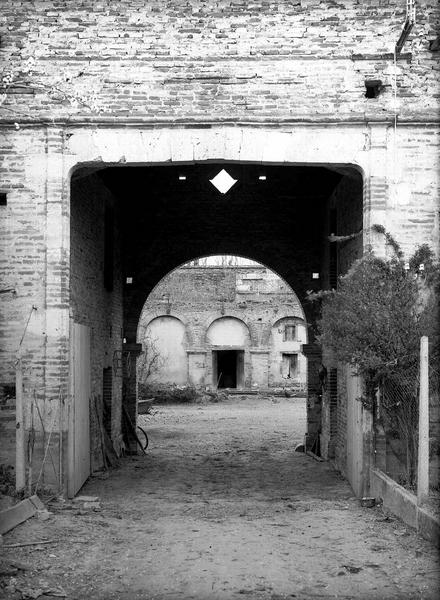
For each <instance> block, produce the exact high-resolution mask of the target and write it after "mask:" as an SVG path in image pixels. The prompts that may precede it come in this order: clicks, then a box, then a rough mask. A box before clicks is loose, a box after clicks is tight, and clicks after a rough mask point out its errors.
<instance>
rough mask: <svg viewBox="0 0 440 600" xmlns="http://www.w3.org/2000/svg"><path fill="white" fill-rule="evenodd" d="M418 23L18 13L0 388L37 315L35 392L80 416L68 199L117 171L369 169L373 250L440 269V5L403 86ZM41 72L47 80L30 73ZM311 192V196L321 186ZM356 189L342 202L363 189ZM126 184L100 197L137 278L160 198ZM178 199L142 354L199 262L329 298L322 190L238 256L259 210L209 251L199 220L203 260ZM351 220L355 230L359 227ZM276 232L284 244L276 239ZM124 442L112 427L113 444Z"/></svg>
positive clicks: (9, 117) (126, 268)
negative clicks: (419, 257)
mask: <svg viewBox="0 0 440 600" xmlns="http://www.w3.org/2000/svg"><path fill="white" fill-rule="evenodd" d="M404 18H405V2H401V1H400V0H399V1H396V0H394V1H391V0H389V1H388V0H380V1H379V0H371V1H368V2H366V1H363V2H361V1H357V0H347V2H334V1H331V0H328V1H324V2H323V1H318V0H316V1H315V0H301V1H300V0H297V1H292V2H288V3H269V2H264V1H259V0H257V1H256V2H253V3H251V4H250V3H247V2H244V1H238V0H237V1H230V0H228V1H226V0H218V1H215V0H210V1H206V2H202V1H198V2H192V3H187V4H182V3H177V2H167V3H164V2H162V1H159V0H156V1H152V2H148V3H145V2H140V1H138V0H125V1H123V2H118V3H114V2H110V1H109V0H103V1H101V2H99V3H96V2H91V1H88V0H87V1H86V0H82V1H79V2H72V1H71V0H57V1H55V2H50V3H48V2H45V1H43V0H36V1H35V2H32V3H28V2H16V1H15V0H4V1H3V2H2V3H1V6H0V23H1V24H2V42H1V47H0V59H1V60H2V63H3V64H5V65H7V67H6V70H7V71H10V72H11V73H12V83H11V85H10V86H9V87H8V89H7V90H6V92H7V93H6V97H5V98H4V99H3V102H2V104H1V106H0V128H1V129H0V192H3V193H5V194H6V195H7V205H6V206H4V205H2V206H0V232H1V240H0V278H1V282H2V283H1V289H2V291H3V290H4V291H5V293H2V294H1V298H0V301H1V304H2V306H1V317H0V318H1V321H0V336H1V337H0V352H1V355H0V358H1V367H0V384H2V385H9V384H12V383H13V381H14V361H15V355H16V352H17V349H18V347H19V343H20V340H21V338H22V334H23V332H24V328H25V324H26V322H27V319H28V317H29V314H30V312H31V310H32V306H34V305H35V306H36V307H37V309H36V310H35V311H33V313H32V316H31V319H30V321H29V325H28V328H27V332H26V336H25V338H24V340H23V343H22V348H21V350H22V354H23V362H24V365H25V374H24V376H25V385H26V386H28V387H33V388H38V390H39V393H41V396H42V398H45V400H46V404H47V414H48V415H50V414H51V412H53V410H54V402H53V400H54V399H55V398H58V397H59V394H60V393H61V394H62V395H63V396H64V397H67V396H68V380H69V378H68V374H69V316H70V314H69V313H70V310H71V308H72V293H73V290H74V283H73V279H72V272H71V256H72V254H75V253H77V249H75V247H74V246H73V245H72V239H73V240H75V233H74V234H73V238H72V239H71V233H70V232H71V212H72V206H71V204H72V203H73V202H74V201H75V196H76V195H78V194H80V192H79V191H78V189H77V188H76V187H75V183H74V181H73V182H71V179H72V175H74V174H75V173H76V175H77V176H81V177H83V178H85V179H84V182H83V183H84V184H86V183H87V186H89V185H92V183H93V181H92V180H93V177H94V173H95V172H98V171H99V172H100V171H101V170H102V169H104V168H110V167H111V168H113V167H115V166H116V165H119V168H121V169H122V170H123V169H126V168H127V167H128V166H129V165H150V166H152V165H165V164H168V165H180V164H194V163H195V164H202V163H208V161H209V162H210V163H213V162H214V161H217V163H222V162H226V163H227V162H228V161H229V162H230V163H237V164H238V163H240V164H241V163H243V164H245V163H246V164H251V163H252V164H254V165H263V166H264V165H286V168H290V167H292V165H301V166H302V167H304V168H312V167H313V168H315V167H316V166H322V165H324V166H327V167H328V169H329V170H330V171H331V172H332V173H337V174H338V175H339V176H340V177H342V178H343V179H344V178H348V179H350V178H351V177H352V171H350V170H351V169H356V170H357V171H358V172H359V173H360V174H361V176H362V183H363V185H362V211H363V214H362V225H363V230H364V233H363V237H362V246H363V247H364V248H365V247H372V248H374V249H375V251H377V252H379V253H384V252H386V248H385V245H384V240H383V239H382V238H381V236H380V235H377V234H373V233H372V232H371V230H370V226H371V225H373V224H375V223H378V224H381V225H383V226H384V227H385V228H386V229H387V230H388V231H389V232H390V233H391V234H392V235H393V236H394V237H395V238H396V239H397V240H398V242H399V243H400V244H401V246H402V248H403V250H404V252H405V253H406V254H410V253H411V252H412V251H413V249H414V248H415V247H416V246H417V245H418V244H420V243H423V242H426V241H429V242H430V243H431V244H432V247H433V249H434V250H435V252H436V253H438V250H439V212H438V211H439V196H440V193H439V192H440V179H439V172H440V169H439V148H440V131H439V121H438V108H439V100H438V98H439V78H438V73H439V66H438V56H437V54H436V53H435V52H433V51H431V50H430V49H429V42H430V41H431V40H432V39H434V38H435V37H436V36H437V34H438V28H439V23H440V8H439V6H438V2H437V1H436V0H426V1H423V2H418V3H417V23H416V25H415V27H414V30H413V32H412V34H411V36H410V38H409V40H408V42H407V43H406V45H405V48H404V51H403V54H402V55H401V56H399V57H398V60H397V69H395V68H394V67H393V50H394V45H395V43H396V41H397V39H398V37H399V34H400V32H401V30H402V27H403V23H404ZM30 56H34V58H35V61H34V62H33V63H32V62H31V63H29V62H28V61H27V59H28V57H30ZM367 79H380V80H381V81H382V84H383V87H382V90H381V93H380V94H379V96H378V97H377V98H366V97H365V80H367ZM6 84H7V86H8V85H9V84H8V83H7V82H6ZM395 96H396V97H397V105H396V103H395ZM396 106H397V108H396ZM347 169H348V170H349V171H350V172H347ZM310 173H312V171H310ZM309 179H310V186H311V187H310V190H311V189H312V187H313V185H316V184H317V182H316V176H310V177H309ZM343 179H342V181H341V185H343V186H344V185H346V184H347V185H348V181H347V179H345V182H343ZM124 181H125V182H124V186H125V190H124V189H117V186H116V187H115V185H114V186H113V187H112V186H111V185H108V181H107V180H106V178H105V176H104V175H103V179H102V181H101V184H100V185H101V191H100V196H101V201H103V198H104V197H106V196H107V193H108V192H107V191H106V189H109V190H111V192H112V194H113V195H114V196H115V197H117V198H118V201H117V203H116V205H115V208H116V209H117V210H118V209H119V210H120V213H119V214H120V215H121V221H122V222H121V227H122V228H125V229H124V233H123V242H121V243H122V246H121V248H120V249H119V250H118V249H117V248H116V250H115V251H121V256H122V264H123V266H122V269H121V270H122V273H121V275H122V276H123V277H125V276H126V275H129V274H130V272H131V269H132V267H133V264H134V263H133V260H134V258H133V257H134V253H130V252H128V251H127V245H128V246H129V245H130V244H129V243H128V244H127V242H130V241H131V237H132V236H131V227H132V226H133V227H134V220H133V221H132V223H131V225H130V223H128V225H127V220H129V218H130V214H131V208H132V206H133V204H131V205H130V209H129V210H125V208H124V207H125V206H126V205H127V203H128V201H130V202H132V201H133V198H134V197H136V198H137V199H138V200H139V199H140V198H142V197H143V195H142V194H141V193H140V191H139V189H137V190H131V189H130V185H129V178H128V177H127V176H125V180H124ZM104 182H105V184H104ZM336 183H337V182H335V184H336ZM124 186H123V187H124ZM293 187H294V185H292V188H293ZM310 190H309V191H310ZM331 193H332V191H331V190H330V187H326V188H325V186H324V187H322V189H321V196H322V195H325V194H327V198H323V199H321V200H320V202H322V203H323V204H322V206H324V205H325V206H327V205H328V203H327V201H328V196H330V195H331ZM196 196H197V198H196ZM177 197H178V196H172V198H171V196H170V199H169V201H168V203H167V201H166V199H164V202H163V203H162V204H160V203H154V202H153V203H152V204H151V209H152V210H151V216H152V215H155V221H154V223H155V225H154V229H153V230H151V232H150V233H151V235H150V236H149V237H148V239H147V240H146V241H145V239H142V244H143V245H142V248H143V249H144V251H145V254H143V253H142V252H139V253H138V254H139V255H140V256H142V260H143V263H144V264H145V269H144V270H143V271H142V270H140V271H139V270H138V275H139V277H137V278H136V279H135V285H134V286H133V287H132V288H131V289H130V290H129V289H127V287H126V286H125V288H124V310H125V316H124V333H123V335H124V337H126V339H127V341H128V342H129V343H133V342H134V341H135V337H136V327H137V323H138V319H139V315H140V311H141V309H142V305H143V302H144V301H145V297H146V296H147V295H148V293H149V292H150V291H151V289H153V287H154V286H155V285H156V284H157V282H158V281H159V280H160V279H161V277H163V276H164V275H165V274H166V273H168V272H169V271H170V270H172V269H174V268H176V267H177V266H179V265H180V264H182V263H184V262H185V261H187V260H189V259H191V258H194V257H196V256H201V255H203V254H208V253H215V252H223V253H235V254H242V255H245V256H249V257H250V258H254V259H255V260H259V261H261V262H263V263H264V264H267V265H268V266H269V267H272V268H274V269H275V270H276V271H277V272H278V273H280V275H282V277H283V278H284V279H285V280H286V281H287V282H288V283H289V284H290V285H292V287H293V288H294V289H295V291H296V292H297V293H298V296H299V299H300V301H303V299H304V294H305V291H306V290H307V289H309V288H310V285H311V284H312V282H311V280H310V273H311V271H312V270H315V269H316V270H317V271H321V272H322V273H323V274H324V273H325V268H324V267H322V268H321V265H322V264H323V263H322V258H323V257H325V252H326V250H325V248H324V244H323V241H322V236H321V232H322V230H323V229H324V223H325V219H324V216H323V215H324V212H325V211H324V212H320V211H318V212H319V220H318V221H317V222H316V223H315V222H314V218H315V215H314V213H315V212H316V211H314V210H313V208H312V207H311V193H309V194H308V193H307V190H306V189H303V190H302V193H301V194H299V193H298V194H297V195H295V194H293V193H290V195H289V194H288V193H286V194H285V198H284V200H283V199H282V198H281V196H277V200H276V201H275V200H274V197H270V196H267V197H266V206H267V208H266V211H265V210H264V208H263V207H264V203H263V201H259V202H260V206H257V210H256V212H255V215H256V216H255V217H254V219H252V218H250V221H251V223H252V225H251V226H250V225H249V220H248V221H245V220H244V219H243V220H242V221H243V228H242V230H241V234H240V235H238V234H237V235H236V236H235V237H234V236H231V237H229V238H227V237H225V236H224V235H222V234H223V233H224V231H228V230H229V227H230V226H231V228H232V229H234V224H235V223H238V222H239V219H240V215H242V214H246V215H250V216H252V214H253V204H252V198H253V195H252V193H251V194H248V195H247V196H246V200H244V199H243V202H242V204H241V205H240V204H237V205H236V206H235V208H234V211H235V212H234V211H231V213H230V214H228V211H225V214H224V223H225V225H226V229H225V230H220V231H214V230H213V229H212V230H210V231H207V230H206V229H204V227H205V225H206V223H205V221H204V220H203V218H201V220H199V221H197V224H198V225H200V228H199V229H197V231H198V232H201V233H200V235H199V233H196V234H195V235H192V236H191V238H189V237H188V236H186V241H185V240H184V234H185V233H187V232H188V230H189V228H193V227H194V221H193V220H192V214H193V213H192V209H191V208H190V209H189V211H188V210H187V212H186V216H184V219H183V221H182V227H181V229H180V230H179V231H177V233H178V236H177V238H176V237H174V236H173V227H171V225H170V223H172V221H173V216H172V215H173V211H174V214H175V215H176V216H177V213H178V210H175V206H176V205H175V203H174V200H173V199H175V198H177ZM78 198H79V196H78ZM286 198H288V200H286ZM356 198H357V200H356V202H358V200H359V198H360V192H358V193H357V196H356ZM187 201H188V204H187V206H188V207H191V203H190V198H189V197H188V199H187ZM201 201H202V191H201V190H200V189H198V190H197V194H194V210H195V211H196V212H197V211H199V213H200V214H201V206H202V204H201ZM273 202H277V203H278V205H277V207H276V208H277V209H278V210H275V208H274V205H273V204H272V203H273ZM283 202H284V204H283ZM295 202H296V203H298V205H304V206H305V207H306V206H309V208H310V215H309V218H308V221H307V222H308V229H307V228H303V229H304V232H306V233H307V236H304V237H305V238H306V239H304V238H301V236H299V237H296V236H295V235H294V234H293V233H292V231H293V228H294V224H295V219H294V215H293V211H290V208H291V205H292V204H294V203H295ZM339 202H344V200H339ZM249 203H251V204H249ZM257 204H258V203H257ZM347 205H350V207H351V204H348V203H347ZM197 206H198V208H197ZM280 207H282V210H279V208H280ZM284 207H287V208H288V210H287V212H288V213H289V214H287V215H286V212H285V210H284ZM304 210H306V208H304ZM323 210H324V209H323ZM73 212H74V211H73ZM208 212H209V211H208ZM350 212H352V214H353V215H354V217H353V218H354V220H357V219H358V216H359V214H360V213H359V212H358V211H357V209H352V208H350ZM355 213H356V214H355ZM304 214H305V213H304ZM228 216H229V218H228ZM321 217H322V219H321ZM152 220H153V219H152ZM349 220H350V218H349ZM77 221H78V219H77ZM78 222H79V221H78ZM266 222H267V223H270V226H269V231H268V232H267V234H264V225H265V224H266ZM356 225H358V223H356ZM289 227H290V229H289ZM252 228H254V229H252ZM320 228H321V229H320ZM191 231H193V229H191ZM212 231H214V233H212ZM163 232H164V233H165V235H162V233H163ZM174 232H176V229H174ZM280 232H282V233H280ZM289 232H290V239H289ZM301 232H302V230H301V228H299V233H300V234H301ZM83 233H85V231H84V232H83ZM314 236H315V237H314ZM77 239H78V238H77ZM139 240H140V238H139V239H138V242H139ZM175 240H177V241H179V243H178V244H177V245H176V246H174V245H173V242H174V241H175ZM309 240H312V243H310V241H309ZM146 242H148V243H146ZM75 243H76V242H75ZM96 244H98V236H97V238H96ZM311 247H312V248H313V250H312V251H311V250H310V248H311ZM97 248H98V246H97V245H96V248H95V249H97ZM147 250H148V251H147ZM358 251H359V249H358V248H357V249H356V252H358ZM295 257H297V260H295ZM318 257H319V260H318V265H316V262H317V259H318ZM301 265H305V266H303V268H301ZM8 289H14V290H15V293H13V292H6V290H8ZM92 289H93V287H92V288H90V289H89V291H91V290H92ZM113 294H114V300H109V299H108V298H107V300H105V302H104V300H103V298H104V297H102V298H101V297H99V298H98V297H97V298H96V302H95V301H94V305H93V306H91V307H89V311H90V313H89V314H90V317H91V316H92V315H97V313H98V312H99V311H101V310H105V311H108V309H109V306H110V305H112V315H114V319H115V322H114V326H112V327H113V330H112V338H111V347H112V348H114V349H116V337H114V336H116V333H115V328H117V327H119V325H120V317H119V316H118V315H119V312H118V311H119V307H120V302H121V300H120V298H119V297H118V294H117V293H116V290H115V291H114V292H113ZM104 307H105V308H104ZM106 319H107V317H106V318H104V317H97V322H99V323H100V324H104V326H106V324H107V323H108V321H107V320H106ZM307 319H308V321H309V322H312V321H313V315H311V314H310V313H307ZM99 344H100V345H101V349H100V350H99V351H98V356H99V357H100V358H96V361H97V362H96V364H95V366H94V374H93V377H94V381H95V382H96V390H97V389H98V387H99V386H98V381H99V380H100V377H101V375H102V373H100V371H101V369H102V368H104V367H105V366H108V357H106V355H105V349H104V350H103V346H104V345H108V344H109V338H108V336H107V337H106V335H102V337H100V341H99ZM113 344H114V345H113ZM318 359H319V357H318V356H317V360H318ZM309 365H311V362H310V361H309ZM315 367H316V365H315V366H313V369H314V370H316V369H315ZM311 368H312V367H311ZM313 377H315V376H313ZM313 377H312V378H311V377H309V381H310V382H312V381H313ZM315 379H316V377H315ZM116 397H117V393H116V391H115V398H116ZM115 411H116V412H115V415H117V410H116V409H115ZM48 418H49V417H48ZM115 418H116V417H115ZM63 426H64V427H66V423H64V425H63ZM117 429H118V426H117V424H115V429H114V430H113V434H114V435H118V433H117ZM338 435H339V434H338Z"/></svg>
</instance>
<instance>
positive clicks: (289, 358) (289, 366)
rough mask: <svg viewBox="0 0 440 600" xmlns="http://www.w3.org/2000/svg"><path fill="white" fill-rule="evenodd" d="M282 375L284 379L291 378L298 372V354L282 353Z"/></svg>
mask: <svg viewBox="0 0 440 600" xmlns="http://www.w3.org/2000/svg"><path fill="white" fill-rule="evenodd" d="M281 369H282V375H283V377H284V378H285V379H292V378H293V377H295V376H296V375H297V372H298V354H286V353H283V354H282V362H281Z"/></svg>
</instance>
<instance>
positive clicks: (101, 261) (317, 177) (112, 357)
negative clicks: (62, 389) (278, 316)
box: [70, 161, 364, 463]
mask: <svg viewBox="0 0 440 600" xmlns="http://www.w3.org/2000/svg"><path fill="white" fill-rule="evenodd" d="M101 167H103V168H100V169H95V168H93V167H91V166H90V165H89V166H85V167H78V168H77V169H76V170H75V171H74V173H73V175H72V180H71V203H70V205H71V270H70V275H71V286H70V304H71V311H72V317H73V320H74V321H75V322H78V323H81V324H82V325H84V326H87V327H89V328H90V329H91V331H92V335H91V336H90V339H91V353H92V356H93V361H92V365H91V371H92V373H91V380H92V394H101V393H102V385H103V383H102V382H103V371H104V369H107V373H108V372H109V368H110V367H111V368H112V372H113V377H112V381H111V382H109V381H108V379H107V380H106V382H107V383H106V385H107V389H110V390H111V394H107V398H108V402H109V404H110V405H111V411H110V413H111V417H110V418H109V419H107V423H108V429H109V435H111V437H112V439H113V443H115V444H116V446H118V443H119V442H118V440H119V439H120V418H121V417H120V415H121V408H120V399H121V396H123V402H124V405H125V407H126V409H127V410H128V411H129V413H130V414H131V415H132V418H133V419H134V418H135V414H136V389H137V386H136V378H135V369H131V370H130V369H128V368H127V365H128V362H130V361H131V363H133V360H134V358H135V357H136V355H137V354H138V353H139V351H140V348H139V346H138V345H137V343H136V341H137V340H136V335H137V326H138V322H139V318H140V315H141V311H142V307H143V304H144V302H145V298H146V297H147V296H148V294H149V293H150V292H151V291H152V290H153V289H154V287H155V286H156V285H157V284H158V282H159V281H160V280H161V279H162V278H163V277H164V276H165V275H166V274H167V273H169V272H170V271H172V270H173V269H175V268H176V267H178V266H179V265H181V264H183V263H185V262H186V261H188V260H190V259H193V258H194V257H199V256H206V255H210V254H232V255H239V256H246V257H249V258H250V259H252V260H256V261H259V262H261V263H263V264H265V265H266V266H267V267H269V268H271V269H273V270H274V271H275V272H276V273H278V274H279V275H280V276H281V277H282V278H283V279H284V280H285V281H286V282H287V284H288V285H290V286H291V288H292V289H294V290H295V292H296V294H297V295H298V298H299V301H300V302H301V303H302V305H303V307H304V311H305V319H306V322H307V324H308V327H307V335H308V337H309V340H308V341H309V344H308V345H307V344H304V348H303V350H304V352H305V353H306V354H307V356H308V374H307V381H308V396H309V405H308V408H309V412H308V429H309V432H310V433H311V434H313V435H316V434H317V432H318V429H319V419H320V415H319V402H320V400H319V393H320V382H319V379H318V368H319V361H320V356H319V352H318V351H317V350H316V348H315V346H314V345H313V336H314V321H315V318H314V314H313V310H312V307H311V305H310V304H309V303H307V302H306V301H305V299H306V296H307V291H308V290H317V289H322V288H325V287H329V286H331V285H335V281H336V277H337V275H338V273H340V272H341V271H343V270H344V269H346V268H347V267H348V266H349V264H350V263H351V261H352V260H353V259H355V258H356V257H358V256H360V255H361V253H362V249H363V242H362V235H361V234H362V227H363V220H364V214H363V181H362V177H361V175H360V173H359V171H358V169H357V168H354V167H347V166H343V167H341V166H337V165H335V166H333V165H331V164H326V165H322V164H320V165H314V164H308V165H304V164H291V165H277V164H271V163H267V164H263V163H245V162H228V161H217V162H209V161H204V162H199V163H197V162H191V163H181V164H175V163H172V164H157V165H127V164H125V165H118V166H111V165H108V166H106V165H105V164H103V165H101ZM222 171H226V172H227V173H228V175H229V176H230V178H231V179H232V180H233V182H234V183H233V185H232V187H230V189H229V190H228V191H226V192H225V193H222V191H219V189H217V188H216V187H215V186H214V185H213V183H212V180H214V178H215V177H216V176H217V175H218V174H219V173H220V172H222ZM330 234H337V235H338V236H340V237H342V238H344V236H345V237H346V239H345V241H344V243H343V244H338V245H336V244H332V243H330V242H329V236H330ZM219 316H221V315H219ZM273 338H274V336H273V335H272V339H273ZM121 342H124V343H123V349H122V352H121ZM219 350H221V349H220V348H219ZM127 357H129V359H130V361H128V362H127ZM217 358H218V357H217ZM223 358H224V359H225V360H227V358H226V355H225V357H221V358H220V360H222V359H223ZM255 360H257V358H255ZM286 361H288V358H286ZM289 365H290V366H289V367H287V366H286V367H285V368H286V372H289V371H290V370H291V368H292V367H293V366H294V365H293V363H289ZM215 369H216V367H215V366H214V367H213V368H212V372H214V370H215ZM212 376H213V375H212ZM107 377H108V376H107ZM217 377H218V367H217ZM223 383H224V382H223ZM244 383H246V382H244ZM235 384H237V381H236V382H235ZM315 409H316V410H315ZM92 421H93V416H92ZM94 427H95V428H97V427H98V425H97V424H96V423H95V424H93V422H92V430H93V428H94ZM93 440H94V441H93ZM92 455H93V456H94V461H96V462H97V463H99V460H100V450H99V442H98V439H97V437H92Z"/></svg>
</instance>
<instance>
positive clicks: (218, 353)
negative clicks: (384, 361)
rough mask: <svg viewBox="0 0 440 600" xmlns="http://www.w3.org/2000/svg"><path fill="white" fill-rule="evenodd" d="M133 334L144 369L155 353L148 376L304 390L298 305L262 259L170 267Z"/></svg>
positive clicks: (302, 324)
mask: <svg viewBox="0 0 440 600" xmlns="http://www.w3.org/2000/svg"><path fill="white" fill-rule="evenodd" d="M138 340H139V342H140V343H142V345H143V350H144V352H145V353H146V356H145V360H146V363H145V367H146V368H147V370H148V368H149V366H150V365H151V361H152V360H153V358H154V357H155V356H157V357H158V360H157V361H156V363H155V364H153V365H152V366H153V367H155V368H154V371H153V372H152V373H151V374H150V376H149V377H148V378H147V381H146V382H147V383H149V382H150V381H151V382H152V383H163V384H165V383H173V384H179V385H188V384H189V385H194V386H202V387H210V388H214V389H216V388H237V389H242V390H267V389H268V388H280V387H282V388H285V389H288V390H291V391H296V392H302V393H304V392H305V389H306V380H307V361H306V358H305V356H304V355H303V354H302V352H301V348H302V345H303V344H305V343H306V342H307V331H306V325H305V320H304V313H303V310H302V308H301V306H300V304H299V302H298V299H297V298H296V296H295V294H294V292H293V291H292V290H291V289H290V287H289V286H288V285H287V284H286V283H285V282H284V281H283V280H282V279H281V278H280V277H278V276H277V275H276V274H275V273H273V271H270V270H269V269H267V268H266V267H264V266H262V265H255V266H252V267H247V266H214V265H212V266H211V265H209V266H190V265H185V266H183V267H181V268H179V269H177V270H175V271H173V272H172V273H170V274H169V275H167V276H166V277H165V278H164V279H163V280H162V281H161V282H160V283H159V284H158V285H157V286H156V287H155V288H154V290H153V291H152V292H151V294H150V295H149V297H148V300H147V302H146V303H145V305H144V307H143V310H142V313H141V318H140V320H139V330H138ZM149 354H150V355H151V357H150V362H148V361H149ZM141 361H142V356H141ZM144 371H145V368H144ZM138 377H139V375H138Z"/></svg>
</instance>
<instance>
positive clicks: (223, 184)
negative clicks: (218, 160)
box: [209, 169, 238, 194]
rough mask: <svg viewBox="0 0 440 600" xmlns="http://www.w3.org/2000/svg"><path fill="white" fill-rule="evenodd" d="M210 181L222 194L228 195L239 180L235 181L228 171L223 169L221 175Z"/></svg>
mask: <svg viewBox="0 0 440 600" xmlns="http://www.w3.org/2000/svg"><path fill="white" fill-rule="evenodd" d="M209 181H210V182H211V183H212V185H213V186H214V187H216V188H217V189H218V191H219V192H220V193H221V194H226V192H228V191H229V190H230V189H231V187H232V186H233V185H234V183H237V181H238V180H237V179H233V178H232V177H231V176H230V175H229V173H228V172H227V171H225V170H224V169H222V170H221V171H220V173H217V175H216V176H215V177H214V178H213V179H210V180H209Z"/></svg>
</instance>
